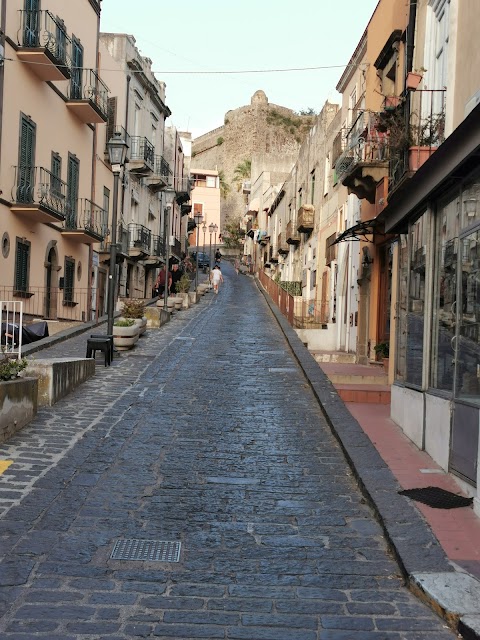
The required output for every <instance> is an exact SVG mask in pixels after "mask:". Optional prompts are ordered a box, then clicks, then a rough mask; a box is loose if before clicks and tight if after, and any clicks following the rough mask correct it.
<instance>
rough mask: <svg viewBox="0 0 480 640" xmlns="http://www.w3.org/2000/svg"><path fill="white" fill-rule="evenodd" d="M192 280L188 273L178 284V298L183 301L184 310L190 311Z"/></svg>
mask: <svg viewBox="0 0 480 640" xmlns="http://www.w3.org/2000/svg"><path fill="white" fill-rule="evenodd" d="M190 285H191V280H190V278H189V277H188V275H187V274H186V273H184V274H183V275H182V277H181V278H180V280H179V281H178V282H177V297H179V298H182V300H183V308H184V309H188V307H189V295H188V292H189V290H190Z"/></svg>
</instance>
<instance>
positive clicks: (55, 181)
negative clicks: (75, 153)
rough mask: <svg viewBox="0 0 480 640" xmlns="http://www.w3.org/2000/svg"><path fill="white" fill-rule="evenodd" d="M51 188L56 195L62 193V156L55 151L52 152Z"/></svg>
mask: <svg viewBox="0 0 480 640" xmlns="http://www.w3.org/2000/svg"><path fill="white" fill-rule="evenodd" d="M51 172H52V176H51V184H50V190H51V192H52V194H53V195H54V196H57V197H58V196H61V195H62V184H61V176H62V158H61V157H60V156H59V154H58V153H56V152H55V151H54V152H53V153H52V162H51Z"/></svg>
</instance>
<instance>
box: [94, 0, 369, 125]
mask: <svg viewBox="0 0 480 640" xmlns="http://www.w3.org/2000/svg"><path fill="white" fill-rule="evenodd" d="M377 3H378V0H289V1H288V2H287V1H286V0H275V1H273V0H203V1H201V0H135V1H134V2H132V0H103V1H102V5H101V6H102V13H101V22H100V29H101V31H104V32H115V33H128V34H130V35H133V36H134V37H135V40H136V45H137V47H138V49H139V51H140V53H141V54H142V55H143V56H147V57H148V58H150V59H151V60H152V70H153V71H155V72H156V73H155V75H156V77H157V79H158V80H160V81H163V82H165V83H166V103H167V105H168V107H169V108H170V110H171V111H172V115H171V117H170V118H169V119H168V120H167V124H169V123H170V124H173V125H174V126H175V127H177V129H179V130H180V131H190V132H191V133H192V136H193V137H194V138H195V137H197V136H199V135H201V134H203V133H207V132H208V131H211V130H212V129H216V128H217V127H220V126H222V125H223V121H224V117H225V114H226V113H227V111H229V110H231V109H237V108H239V107H242V106H244V105H247V104H250V100H251V97H252V95H253V94H254V93H255V91H257V90H259V89H262V90H263V91H264V92H265V93H266V95H267V98H268V101H269V102H270V103H273V104H277V105H280V106H282V107H288V108H290V109H293V110H294V111H301V110H307V109H314V110H315V111H316V112H318V111H320V110H321V108H322V107H323V105H324V103H325V101H326V100H330V101H333V102H337V101H339V99H340V96H339V95H338V93H337V92H336V90H335V86H336V85H337V83H338V80H339V79H340V77H341V75H342V72H343V69H344V65H346V64H347V63H348V61H349V59H350V57H351V56H352V54H353V52H354V50H355V48H356V46H357V44H358V42H359V40H360V38H361V36H362V34H363V32H364V30H365V28H366V26H367V24H368V21H369V19H370V17H371V15H372V13H373V11H374V9H375V7H376V5H377ZM305 67H334V68H324V69H316V70H302V71H299V70H297V71H278V72H275V71H272V70H275V69H280V70H284V69H303V68H305ZM265 70H268V73H263V71H265ZM206 71H210V72H211V71H214V72H219V73H209V74H206V73H202V72H206ZM238 71H247V72H248V73H232V72H238ZM180 72H187V73H180ZM220 72H221V73H220Z"/></svg>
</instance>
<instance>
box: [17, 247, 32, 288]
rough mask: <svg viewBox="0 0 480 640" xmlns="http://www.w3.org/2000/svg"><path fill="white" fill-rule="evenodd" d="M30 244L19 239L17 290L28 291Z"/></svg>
mask: <svg viewBox="0 0 480 640" xmlns="http://www.w3.org/2000/svg"><path fill="white" fill-rule="evenodd" d="M29 257H30V245H29V244H27V243H25V242H21V241H20V240H17V254H16V257H15V291H28V265H29Z"/></svg>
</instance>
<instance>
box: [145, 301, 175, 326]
mask: <svg viewBox="0 0 480 640" xmlns="http://www.w3.org/2000/svg"><path fill="white" fill-rule="evenodd" d="M159 302H161V303H162V305H163V300H160V301H159ZM157 304H158V303H157ZM145 317H146V318H147V328H148V329H158V328H159V327H161V326H162V324H165V323H166V322H169V320H170V313H169V312H168V311H165V309H163V307H162V308H160V306H157V307H147V308H146V309H145Z"/></svg>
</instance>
